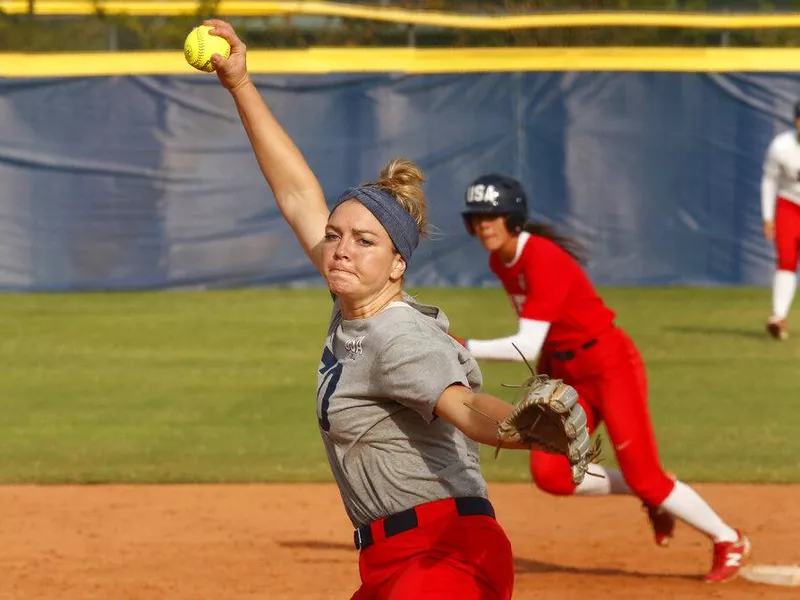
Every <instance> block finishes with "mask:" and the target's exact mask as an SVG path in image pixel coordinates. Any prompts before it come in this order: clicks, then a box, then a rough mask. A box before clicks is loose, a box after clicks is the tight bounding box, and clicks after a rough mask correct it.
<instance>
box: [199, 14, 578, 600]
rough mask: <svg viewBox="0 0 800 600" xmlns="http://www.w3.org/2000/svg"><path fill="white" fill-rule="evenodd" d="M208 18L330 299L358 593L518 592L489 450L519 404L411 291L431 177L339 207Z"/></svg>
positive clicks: (335, 391)
mask: <svg viewBox="0 0 800 600" xmlns="http://www.w3.org/2000/svg"><path fill="white" fill-rule="evenodd" d="M206 24H208V25H211V26H212V27H213V28H214V29H213V30H212V31H211V33H212V34H214V35H219V36H221V37H223V38H224V39H226V40H227V41H228V42H229V43H230V45H231V54H230V57H229V58H228V59H224V58H223V57H221V56H219V55H215V56H214V57H213V58H212V63H213V65H214V66H215V67H216V71H217V74H218V76H219V79H220V81H221V82H222V84H223V86H224V87H225V88H227V89H228V90H229V92H230V94H231V96H232V97H233V100H234V102H235V104H236V107H237V109H238V111H239V115H240V117H241V120H242V124H243V125H244V128H245V131H246V132H247V135H248V137H249V139H250V142H251V145H252V147H253V150H254V152H255V156H256V158H257V160H258V163H259V166H260V167H261V170H262V172H263V174H264V176H265V178H266V180H267V182H268V184H269V186H270V188H271V189H272V191H273V193H274V195H275V199H276V201H277V204H278V207H279V208H280V210H281V212H282V214H283V216H284V217H285V219H286V221H287V223H288V224H289V225H290V226H291V228H292V229H293V230H294V232H295V234H296V236H297V239H298V240H299V242H300V244H301V246H302V247H303V249H304V250H305V252H306V253H307V255H308V257H309V258H310V260H311V262H312V263H313V264H314V266H315V267H316V268H317V269H318V270H319V271H320V273H321V274H322V275H323V277H324V278H325V280H326V282H327V284H328V288H329V289H330V291H331V295H332V296H333V298H334V305H333V313H332V317H331V321H330V326H329V328H328V333H327V337H326V339H325V344H324V349H323V351H322V358H321V361H320V365H319V370H318V373H317V378H318V388H317V418H318V424H319V429H320V433H321V435H322V440H323V443H324V446H325V450H326V452H327V456H328V460H329V462H330V466H331V469H332V471H333V475H334V478H335V480H336V483H337V484H338V486H339V491H340V493H341V496H342V500H343V502H344V506H345V509H346V511H347V514H348V515H349V517H350V519H351V521H352V522H353V525H354V526H355V533H354V543H355V546H356V548H358V549H359V550H360V551H361V552H360V559H359V566H360V574H361V582H362V585H361V588H360V589H359V590H358V591H357V592H356V594H355V595H354V596H353V598H355V599H356V600H373V599H375V600H377V599H388V600H394V599H400V598H402V599H406V598H415V599H428V598H454V599H455V598H458V599H461V600H490V599H496V600H507V599H509V598H511V593H512V588H513V581H514V566H513V562H512V556H511V546H510V543H509V541H508V538H507V537H506V534H505V532H504V531H503V529H502V528H501V527H500V525H498V523H497V521H496V520H495V518H494V509H493V508H492V505H491V503H490V502H489V500H488V499H487V489H486V483H485V482H484V480H483V477H482V476H481V472H480V467H479V462H478V442H482V443H487V444H491V445H495V443H496V442H497V439H498V423H506V422H508V419H509V418H510V415H511V414H512V412H515V413H516V412H517V410H516V409H514V407H512V406H511V405H510V404H507V403H505V402H503V401H501V400H499V399H497V398H494V397H493V396H489V395H486V394H481V393H480V392H479V389H480V386H481V373H480V370H479V368H478V365H477V363H476V361H475V359H474V358H473V357H472V356H471V355H470V354H469V352H467V351H466V350H465V349H464V348H463V347H461V346H460V345H458V344H457V343H456V342H455V341H454V340H453V339H452V338H451V337H450V336H449V335H448V333H447V331H448V327H449V324H448V321H447V318H446V316H445V315H444V313H442V311H440V310H439V309H438V308H436V307H431V306H423V305H420V304H416V303H414V302H412V301H411V300H410V298H408V297H407V296H406V295H405V294H404V293H403V288H402V282H403V275H404V273H405V271H406V268H407V265H408V262H409V260H410V259H411V256H412V253H413V252H414V250H415V249H416V247H417V244H418V242H419V238H420V236H421V235H424V233H425V231H426V220H427V216H426V204H425V198H424V195H423V192H422V181H423V179H422V174H421V173H420V172H419V170H418V169H417V167H416V166H415V165H414V164H413V163H410V162H409V161H405V160H395V161H391V162H390V163H389V164H388V165H387V166H386V167H385V168H384V169H383V171H382V172H381V175H380V179H379V180H378V181H377V182H375V183H373V184H365V185H361V186H358V187H355V188H350V189H348V190H345V192H344V193H342V194H341V196H340V197H339V199H338V200H337V201H336V203H335V205H334V207H333V210H332V211H329V210H328V207H327V206H326V203H325V197H324V195H323V193H322V190H321V189H320V185H319V182H318V181H317V180H316V178H315V176H314V174H313V173H312V171H311V169H310V167H309V166H308V164H307V163H306V161H305V159H304V158H303V156H302V154H301V153H300V151H299V150H298V149H297V148H296V147H295V145H294V143H293V142H292V140H291V139H290V138H289V136H288V135H287V134H286V132H285V131H284V130H283V129H282V128H281V126H280V125H279V124H278V122H277V121H276V120H275V118H274V117H273V116H272V114H271V113H270V111H269V109H268V108H267V106H266V104H265V103H264V101H263V100H262V98H261V95H260V94H259V92H258V91H257V90H256V88H255V86H254V84H253V83H252V81H251V80H250V78H249V77H248V74H247V70H246V64H245V46H244V44H243V43H242V42H241V41H240V40H239V38H238V37H237V36H236V34H235V32H234V30H233V28H232V27H231V26H230V25H229V24H227V23H225V22H223V21H218V20H210V21H207V22H206ZM563 388H567V390H566V391H564V389H563ZM562 392H564V393H565V394H566V393H567V392H571V394H572V403H571V404H570V407H571V413H570V414H571V416H570V418H571V419H573V422H572V423H571V425H574V426H576V427H577V432H578V434H579V435H581V436H582V437H583V438H584V439H585V448H587V449H588V447H589V435H588V432H587V430H586V426H585V419H586V415H585V414H584V411H583V409H582V408H581V407H580V405H579V404H577V394H576V393H575V391H574V390H572V389H571V388H568V386H562ZM537 414H539V413H537ZM559 418H561V417H559ZM581 419H583V424H582V425H581ZM570 431H571V428H570ZM503 445H504V447H508V448H518V449H529V448H530V445H528V444H521V443H517V442H515V441H514V440H511V441H508V442H507V443H504V444H503ZM570 449H572V447H570ZM569 468H570V467H568V469H569ZM579 474H580V475H581V477H578V479H579V480H580V479H582V473H579Z"/></svg>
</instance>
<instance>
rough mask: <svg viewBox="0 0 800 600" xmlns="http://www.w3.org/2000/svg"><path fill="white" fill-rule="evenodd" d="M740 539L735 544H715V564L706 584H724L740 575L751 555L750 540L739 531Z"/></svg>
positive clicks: (706, 577)
mask: <svg viewBox="0 0 800 600" xmlns="http://www.w3.org/2000/svg"><path fill="white" fill-rule="evenodd" d="M736 533H738V534H739V539H738V540H736V541H735V542H717V543H716V544H714V563H713V564H712V565H711V571H709V573H708V575H706V576H705V577H704V580H705V581H706V583H724V582H726V581H730V580H731V579H734V578H735V577H736V576H737V575H738V574H739V569H740V568H741V566H742V561H744V559H745V558H747V555H748V554H750V540H748V539H747V538H746V537H745V536H744V535H742V532H741V531H739V530H738V529H737V530H736Z"/></svg>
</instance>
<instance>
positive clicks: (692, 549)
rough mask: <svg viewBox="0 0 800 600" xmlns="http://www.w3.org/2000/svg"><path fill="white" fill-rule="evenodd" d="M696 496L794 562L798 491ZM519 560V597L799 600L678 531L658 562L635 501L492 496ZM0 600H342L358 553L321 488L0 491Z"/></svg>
mask: <svg viewBox="0 0 800 600" xmlns="http://www.w3.org/2000/svg"><path fill="white" fill-rule="evenodd" d="M697 489H698V490H699V491H700V492H701V493H702V494H704V495H705V496H706V497H707V498H708V499H709V500H710V501H711V502H712V504H713V505H714V506H715V507H716V508H717V509H718V510H719V511H720V512H721V513H722V514H723V515H724V516H725V517H727V518H728V520H730V521H731V522H732V523H734V524H736V525H737V526H740V527H742V528H744V529H745V530H746V531H747V532H748V533H749V535H750V537H751V540H752V542H753V545H754V555H753V558H752V560H751V562H754V563H768V564H791V563H794V564H800V545H799V544H798V543H797V540H798V530H797V527H798V523H800V503H798V502H797V498H798V497H800V486H743V485H724V486H723V485H703V486H697ZM491 496H492V500H493V502H494V503H495V506H496V508H497V513H498V518H499V519H500V521H501V523H502V524H503V525H504V527H505V528H506V530H507V531H508V533H509V536H510V537H511V541H512V543H513V545H514V551H515V556H516V572H517V580H516V592H515V594H514V597H515V598H519V599H527V598H559V599H562V598H581V599H585V598H587V597H593V598H637V599H639V598H648V597H652V598H659V599H662V598H726V599H727V598H730V599H737V600H738V599H740V598H790V597H793V598H796V597H798V594H799V593H800V590H798V588H780V587H772V586H764V585H758V584H754V583H749V582H746V581H743V580H737V581H734V582H732V583H728V584H724V585H721V586H709V585H706V584H703V583H702V582H701V581H700V580H699V576H700V575H702V574H703V572H704V571H705V569H706V568H707V566H708V565H709V564H710V559H711V550H710V546H709V544H708V542H707V541H706V540H705V539H704V538H703V537H701V536H700V535H699V534H697V533H695V532H694V531H692V530H690V529H689V528H688V527H686V526H679V529H678V532H677V539H676V540H675V542H674V544H673V545H672V546H671V547H670V548H668V549H659V548H656V547H655V546H654V545H653V544H652V542H651V538H650V530H649V528H648V525H647V520H646V518H645V516H644V513H643V512H642V511H641V510H640V508H639V505H638V503H637V502H636V501H635V500H634V499H632V498H602V499H580V498H552V497H548V496H546V495H544V494H542V493H540V492H538V491H536V490H534V489H533V488H532V487H531V486H530V485H499V484H495V485H493V486H492V488H491ZM0 515H2V517H0V541H2V544H0V573H2V577H0V599H2V600H33V599H39V598H41V599H44V598H47V599H48V600H51V599H54V598H58V599H60V600H78V599H80V600H94V599H102V600H108V599H111V598H113V599H114V600H129V599H130V600H132V599H136V600H144V599H159V600H162V599H167V598H168V599H170V600H184V599H190V598H191V599H201V598H202V599H206V598H225V599H226V600H238V599H244V598H248V599H250V598H262V599H264V598H268V599H270V600H280V599H292V600H312V599H320V600H321V599H323V598H324V599H326V600H327V599H329V598H344V599H347V598H349V597H350V594H351V593H352V591H353V590H355V588H356V587H357V585H358V570H357V553H356V551H355V550H354V549H353V547H352V545H351V542H350V540H351V539H352V537H351V536H352V532H351V529H350V525H349V523H348V521H347V519H346V517H345V515H344V511H343V509H342V506H341V501H340V499H339V496H338V494H337V492H336V490H335V488H334V487H333V486H331V485H252V486H247V485H238V486H231V485H224V486H194V485H185V486H83V487H36V486H30V487H27V486H26V487H0Z"/></svg>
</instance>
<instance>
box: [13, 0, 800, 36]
mask: <svg viewBox="0 0 800 600" xmlns="http://www.w3.org/2000/svg"><path fill="white" fill-rule="evenodd" d="M199 4H200V3H199V2H198V0H95V1H92V0H34V2H33V11H34V14H37V15H54V16H55V15H62V16H65V15H71V16H79V15H91V14H94V13H96V12H97V11H98V10H100V11H102V12H104V13H106V14H120V13H125V14H130V15H137V16H175V15H182V14H193V13H196V12H197V10H198V6H199ZM29 8H30V3H29V0H0V12H5V13H8V14H21V13H27V12H28V11H29ZM215 13H216V14H217V15H219V16H222V17H225V16H274V15H306V16H322V17H340V18H344V19H367V20H372V21H387V22H391V23H400V24H406V25H419V26H432V27H448V28H455V29H486V30H491V29H494V30H509V29H533V28H551V27H674V28H687V29H724V30H733V29H778V28H795V27H800V13H791V14H789V13H778V14H776V13H772V14H769V13H767V14H765V13H749V14H713V13H676V12H575V13H551V14H525V15H496V16H487V15H474V14H458V13H444V12H435V11H423V10H408V9H402V8H391V7H382V6H364V5H355V4H341V3H334V2H324V1H318V2H317V1H311V0H308V1H304V0H297V1H294V2H290V1H274V0H273V1H270V0H221V1H220V2H219V3H218V5H217V8H216V10H215Z"/></svg>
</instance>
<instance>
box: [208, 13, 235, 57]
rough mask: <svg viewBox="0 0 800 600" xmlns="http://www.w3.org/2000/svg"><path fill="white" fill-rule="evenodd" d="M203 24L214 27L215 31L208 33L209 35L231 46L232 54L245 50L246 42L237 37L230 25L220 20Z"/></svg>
mask: <svg viewBox="0 0 800 600" xmlns="http://www.w3.org/2000/svg"><path fill="white" fill-rule="evenodd" d="M203 24H204V25H208V26H210V27H213V29H211V31H209V32H208V33H209V34H211V35H217V36H219V37H221V38H222V39H223V40H225V41H226V42H228V43H229V44H230V45H231V53H233V52H234V51H235V50H236V49H240V50H241V49H244V42H242V40H240V39H239V36H238V35H236V31H235V30H234V29H233V26H232V25H231V24H230V23H227V22H225V21H221V20H219V19H209V20H207V21H204V22H203Z"/></svg>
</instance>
